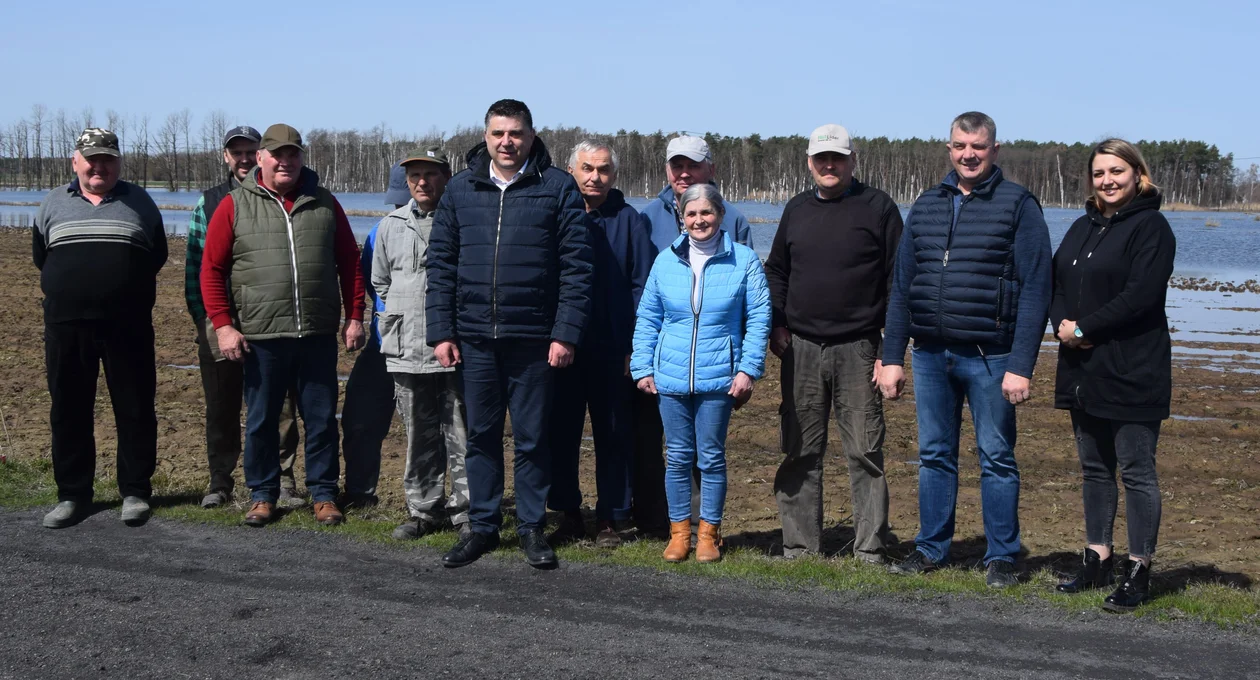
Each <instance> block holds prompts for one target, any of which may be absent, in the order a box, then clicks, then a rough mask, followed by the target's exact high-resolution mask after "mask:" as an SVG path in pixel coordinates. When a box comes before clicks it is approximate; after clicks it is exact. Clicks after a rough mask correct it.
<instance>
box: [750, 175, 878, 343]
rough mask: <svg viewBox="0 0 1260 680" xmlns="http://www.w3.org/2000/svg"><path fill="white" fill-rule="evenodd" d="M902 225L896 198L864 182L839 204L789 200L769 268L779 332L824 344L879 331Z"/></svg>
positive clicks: (802, 197) (806, 196)
mask: <svg viewBox="0 0 1260 680" xmlns="http://www.w3.org/2000/svg"><path fill="white" fill-rule="evenodd" d="M902 226H903V225H902V222H901V212H900V211H899V210H897V204H896V203H895V202H894V201H893V200H892V198H890V197H889V196H888V194H886V193H884V192H882V191H880V190H879V189H874V188H871V187H869V186H866V185H865V184H862V183H861V182H859V181H857V180H856V179H854V180H853V183H852V185H851V186H850V187H849V191H847V192H845V194H844V195H843V196H841V197H839V198H834V199H826V200H824V199H821V198H819V197H818V195H817V193H816V192H815V190H814V189H810V190H808V191H805V192H802V193H800V194H797V195H796V197H795V198H793V199H792V200H791V201H788V204H787V205H786V206H784V208H783V217H782V218H781V219H780V220H779V230H778V231H777V232H776V233H775V235H774V244H773V245H771V246H770V256H769V257H768V258H766V266H765V270H766V282H767V283H768V284H769V285H770V303H771V306H772V312H771V314H772V317H773V319H772V325H773V327H775V328H781V327H787V328H788V329H789V330H791V331H792V332H793V333H795V334H797V335H799V336H801V337H803V338H805V339H807V340H810V341H812V342H817V343H832V342H848V341H851V340H856V339H858V338H861V337H864V336H867V335H869V334H872V333H878V332H879V330H880V329H881V328H883V326H884V311H885V308H886V306H887V303H888V284H889V281H890V280H891V278H892V271H893V261H894V259H895V258H896V256H897V243H898V242H899V241H900V240H901V229H902Z"/></svg>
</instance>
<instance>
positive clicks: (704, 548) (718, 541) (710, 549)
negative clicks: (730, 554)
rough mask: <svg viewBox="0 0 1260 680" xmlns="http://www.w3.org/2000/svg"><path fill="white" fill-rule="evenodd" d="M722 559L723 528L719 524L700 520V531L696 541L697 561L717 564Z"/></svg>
mask: <svg viewBox="0 0 1260 680" xmlns="http://www.w3.org/2000/svg"><path fill="white" fill-rule="evenodd" d="M720 559H722V528H721V527H720V526H719V525H717V524H709V523H708V522H706V521H704V520H700V531H699V533H698V537H697V539H696V561H697V562H717V561H718V560H720Z"/></svg>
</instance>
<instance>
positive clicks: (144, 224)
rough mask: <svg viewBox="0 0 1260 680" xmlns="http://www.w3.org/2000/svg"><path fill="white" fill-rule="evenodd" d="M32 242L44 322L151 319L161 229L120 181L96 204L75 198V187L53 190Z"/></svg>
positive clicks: (139, 196)
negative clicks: (38, 273)
mask: <svg viewBox="0 0 1260 680" xmlns="http://www.w3.org/2000/svg"><path fill="white" fill-rule="evenodd" d="M31 238H32V253H33V256H34V260H35V266H36V267H38V268H39V270H40V287H41V288H42V289H43V291H44V322H45V323H63V322H67V321H79V320H86V319H136V318H148V317H149V316H150V314H151V313H152V310H153V302H154V298H155V296H156V292H157V279H156V277H157V273H158V271H159V270H160V269H161V268H162V265H164V264H165V263H166V256H167V251H166V230H165V229H164V228H163V225H162V213H161V212H160V211H159V210H158V207H157V205H156V204H154V203H153V199H152V198H150V197H149V194H148V192H146V191H145V190H144V189H142V188H140V187H139V186H136V185H134V184H131V183H128V182H122V181H120V182H118V184H117V186H115V187H114V190H113V191H112V192H110V194H109V195H108V196H106V197H105V199H104V200H103V201H101V203H100V204H99V205H92V203H91V202H89V201H88V200H87V199H86V198H84V197H83V195H82V194H80V193H79V182H78V180H75V181H72V182H70V183H69V184H67V185H64V186H61V187H58V188H56V189H53V190H52V191H50V192H49V193H48V196H46V197H45V198H44V201H43V203H41V204H40V206H39V214H38V215H37V216H36V218H35V228H34V229H33V230H32V236H31Z"/></svg>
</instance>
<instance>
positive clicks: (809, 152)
mask: <svg viewBox="0 0 1260 680" xmlns="http://www.w3.org/2000/svg"><path fill="white" fill-rule="evenodd" d="M829 151H830V152H832V153H838V154H840V155H841V156H850V155H852V154H853V149H848V148H845V147H843V146H823V147H819V148H817V149H809V150H807V151H806V152H805V153H806V155H809V156H817V155H818V154H820V153H827V152H829Z"/></svg>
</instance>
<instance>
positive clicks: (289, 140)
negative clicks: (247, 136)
mask: <svg viewBox="0 0 1260 680" xmlns="http://www.w3.org/2000/svg"><path fill="white" fill-rule="evenodd" d="M261 146H262V148H264V149H266V150H268V151H275V150H276V149H279V148H281V147H285V146H296V147H297V148H298V149H301V148H302V133H300V132H298V131H297V130H296V129H294V128H293V126H292V125H285V124H284V123H276V124H275V125H272V126H271V127H269V128H267V131H266V132H264V133H263V136H262V143H261Z"/></svg>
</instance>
